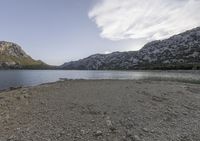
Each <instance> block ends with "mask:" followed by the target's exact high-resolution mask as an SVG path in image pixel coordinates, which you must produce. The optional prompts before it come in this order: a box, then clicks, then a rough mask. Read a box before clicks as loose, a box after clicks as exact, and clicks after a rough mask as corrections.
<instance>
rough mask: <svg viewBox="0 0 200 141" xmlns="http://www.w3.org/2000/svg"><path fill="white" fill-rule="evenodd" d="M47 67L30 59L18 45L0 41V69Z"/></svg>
mask: <svg viewBox="0 0 200 141" xmlns="http://www.w3.org/2000/svg"><path fill="white" fill-rule="evenodd" d="M47 66H48V65H46V64H45V63H43V62H42V61H36V60H34V59H32V58H31V57H30V56H29V55H27V54H26V53H25V52H24V51H23V50H22V48H21V47H20V46H19V45H17V44H15V43H11V42H6V41H0V69H36V68H37V69H39V68H45V67H47Z"/></svg>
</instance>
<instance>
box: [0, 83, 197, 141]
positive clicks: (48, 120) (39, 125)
mask: <svg viewBox="0 0 200 141" xmlns="http://www.w3.org/2000/svg"><path fill="white" fill-rule="evenodd" d="M0 127H1V128H0V141H200V85H199V84H188V83H181V82H167V81H150V80H147V81H144V80H139V81H131V80H130V81H129V80H66V81H62V82H56V83H51V84H44V85H40V86H36V87H28V88H20V89H18V90H12V91H8V92H1V93H0Z"/></svg>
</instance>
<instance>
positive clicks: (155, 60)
mask: <svg viewBox="0 0 200 141" xmlns="http://www.w3.org/2000/svg"><path fill="white" fill-rule="evenodd" d="M59 68H61V69H74V70H134V69H199V68H200V27H197V28H194V29H192V30H187V31H185V32H183V33H180V34H178V35H174V36H172V37H170V38H168V39H165V40H156V41H152V42H149V43H147V44H146V45H144V46H143V48H141V49H140V50H138V51H128V52H113V53H110V54H94V55H91V56H89V57H86V58H83V59H80V60H78V61H71V62H67V63H64V64H63V65H61V66H60V67H59Z"/></svg>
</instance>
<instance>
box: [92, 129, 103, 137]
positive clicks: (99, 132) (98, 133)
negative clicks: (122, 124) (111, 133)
mask: <svg viewBox="0 0 200 141" xmlns="http://www.w3.org/2000/svg"><path fill="white" fill-rule="evenodd" d="M102 135H103V132H102V131H100V130H98V131H96V132H95V134H94V136H95V137H99V136H102Z"/></svg>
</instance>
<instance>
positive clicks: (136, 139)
mask: <svg viewBox="0 0 200 141" xmlns="http://www.w3.org/2000/svg"><path fill="white" fill-rule="evenodd" d="M133 141H141V139H140V137H139V136H138V135H134V137H133Z"/></svg>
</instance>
